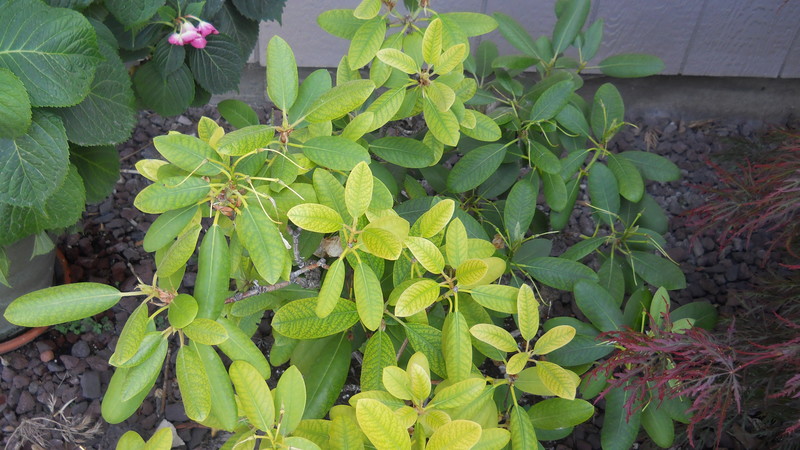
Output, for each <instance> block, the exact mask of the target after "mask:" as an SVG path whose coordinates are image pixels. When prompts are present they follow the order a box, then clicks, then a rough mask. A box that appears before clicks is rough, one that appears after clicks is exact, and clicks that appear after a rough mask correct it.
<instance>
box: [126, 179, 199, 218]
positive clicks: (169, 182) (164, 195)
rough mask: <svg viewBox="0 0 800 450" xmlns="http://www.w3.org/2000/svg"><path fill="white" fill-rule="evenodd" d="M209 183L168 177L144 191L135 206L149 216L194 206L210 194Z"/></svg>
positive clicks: (136, 200) (139, 195) (137, 197)
mask: <svg viewBox="0 0 800 450" xmlns="http://www.w3.org/2000/svg"><path fill="white" fill-rule="evenodd" d="M210 190H211V189H210V186H209V183H208V181H206V180H203V179H202V178H198V177H182V176H178V177H168V178H166V179H164V180H162V181H159V182H157V183H154V184H151V185H150V186H147V187H146V188H144V189H142V191H141V192H139V194H138V195H137V196H136V199H134V201H133V205H134V206H135V207H137V208H139V210H140V211H142V212H144V213H147V214H160V213H163V212H166V211H169V210H171V209H178V208H183V207H185V206H189V205H193V204H195V203H197V202H199V201H200V200H203V199H204V198H206V196H207V195H208V194H209V193H210Z"/></svg>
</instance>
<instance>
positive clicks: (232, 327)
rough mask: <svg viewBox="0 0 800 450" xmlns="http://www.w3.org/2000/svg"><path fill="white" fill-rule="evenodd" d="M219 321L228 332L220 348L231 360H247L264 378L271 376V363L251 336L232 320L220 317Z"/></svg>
mask: <svg viewBox="0 0 800 450" xmlns="http://www.w3.org/2000/svg"><path fill="white" fill-rule="evenodd" d="M217 323H218V324H220V325H222V326H223V327H224V328H225V332H226V333H227V334H228V339H227V340H226V341H225V342H223V343H221V344H219V349H220V350H222V352H223V353H225V355H227V356H228V358H230V359H231V360H233V361H246V362H247V363H248V364H250V365H251V366H253V367H255V368H256V370H258V373H259V374H260V375H261V378H262V379H267V378H269V376H270V372H271V369H270V367H269V363H268V362H267V359H266V358H265V357H264V353H262V352H261V350H260V349H259V348H258V347H256V344H255V343H254V342H253V340H252V339H250V336H249V335H247V334H246V333H245V332H244V331H242V329H241V328H239V327H238V326H237V325H236V324H234V323H233V322H231V321H230V320H227V319H224V318H219V319H217Z"/></svg>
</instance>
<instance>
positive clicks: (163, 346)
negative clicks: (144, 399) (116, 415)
mask: <svg viewBox="0 0 800 450" xmlns="http://www.w3.org/2000/svg"><path fill="white" fill-rule="evenodd" d="M167 348H168V345H167V340H166V339H164V338H162V337H158V338H157V342H156V345H155V348H154V349H153V351H152V352H151V353H150V355H149V356H147V357H146V358H145V359H144V361H141V362H140V363H139V364H137V365H135V366H132V367H130V369H129V370H128V371H127V372H120V371H119V370H117V372H115V374H116V373H127V376H125V383H124V385H123V387H122V392H121V394H122V395H121V398H120V399H121V400H122V401H123V402H127V401H129V400H131V399H134V398H136V397H137V396H138V395H141V394H142V391H144V390H150V386H152V383H153V382H154V381H155V379H156V377H158V374H159V373H161V370H162V369H163V367H164V359H165V358H166V357H167ZM140 401H141V400H140Z"/></svg>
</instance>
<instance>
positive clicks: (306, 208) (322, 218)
mask: <svg viewBox="0 0 800 450" xmlns="http://www.w3.org/2000/svg"><path fill="white" fill-rule="evenodd" d="M370 181H371V180H370ZM287 215H288V216H289V220H291V221H292V222H294V224H295V225H297V226H298V227H300V228H302V229H304V230H308V231H313V232H315V233H334V232H337V231H339V230H340V229H342V226H343V225H344V224H343V222H342V216H340V215H339V213H337V212H336V211H335V210H334V209H333V208H329V207H327V206H325V205H320V204H317V203H303V204H300V205H297V206H294V207H292V209H290V210H289V212H288V213H287Z"/></svg>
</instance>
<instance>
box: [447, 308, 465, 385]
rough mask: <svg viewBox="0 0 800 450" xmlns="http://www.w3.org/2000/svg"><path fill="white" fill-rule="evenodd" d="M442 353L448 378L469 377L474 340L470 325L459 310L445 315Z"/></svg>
mask: <svg viewBox="0 0 800 450" xmlns="http://www.w3.org/2000/svg"><path fill="white" fill-rule="evenodd" d="M442 355H443V356H444V361H445V365H446V366H447V379H448V380H452V381H461V380H465V379H467V378H468V377H469V374H470V371H471V370H472V342H471V341H470V334H469V326H468V325H467V320H466V319H465V318H464V315H463V314H462V313H461V312H459V311H454V312H451V313H450V314H448V315H447V317H445V320H444V326H443V327H442Z"/></svg>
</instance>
